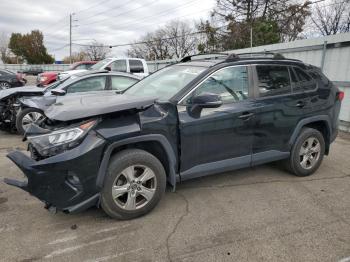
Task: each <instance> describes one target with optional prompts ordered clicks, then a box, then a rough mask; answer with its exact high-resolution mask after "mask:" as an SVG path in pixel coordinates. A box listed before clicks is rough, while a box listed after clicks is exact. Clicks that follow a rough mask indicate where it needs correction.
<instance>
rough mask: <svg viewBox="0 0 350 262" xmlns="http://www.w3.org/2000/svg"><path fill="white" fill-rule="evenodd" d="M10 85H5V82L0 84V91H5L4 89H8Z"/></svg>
mask: <svg viewBox="0 0 350 262" xmlns="http://www.w3.org/2000/svg"><path fill="white" fill-rule="evenodd" d="M10 87H11V86H10V84H9V83H6V82H0V90H5V89H8V88H10Z"/></svg>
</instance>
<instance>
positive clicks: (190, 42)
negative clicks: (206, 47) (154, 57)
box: [164, 20, 198, 58]
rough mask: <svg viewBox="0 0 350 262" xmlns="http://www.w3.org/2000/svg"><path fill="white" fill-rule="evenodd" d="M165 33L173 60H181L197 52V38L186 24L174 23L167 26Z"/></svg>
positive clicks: (181, 22)
mask: <svg viewBox="0 0 350 262" xmlns="http://www.w3.org/2000/svg"><path fill="white" fill-rule="evenodd" d="M164 31H165V35H166V37H167V38H168V40H167V41H168V46H169V53H170V54H171V56H172V57H173V58H181V57H184V56H186V55H189V54H192V53H194V52H195V51H196V45H197V42H198V39H197V36H196V34H195V33H194V30H193V28H192V27H191V26H189V25H188V24H187V23H186V22H184V21H176V20H175V21H172V22H170V23H169V24H167V25H166V26H165V28H164Z"/></svg>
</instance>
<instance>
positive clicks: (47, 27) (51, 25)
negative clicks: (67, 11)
mask: <svg viewBox="0 0 350 262" xmlns="http://www.w3.org/2000/svg"><path fill="white" fill-rule="evenodd" d="M67 17H68V15H66V16H64V17H62V18H61V19H60V20H58V21H56V22H55V23H52V24H50V25H48V26H46V27H45V28H44V29H41V31H43V32H44V31H46V30H47V29H49V28H50V29H51V28H52V27H55V25H56V24H58V23H60V22H61V21H63V20H64V19H66V18H67Z"/></svg>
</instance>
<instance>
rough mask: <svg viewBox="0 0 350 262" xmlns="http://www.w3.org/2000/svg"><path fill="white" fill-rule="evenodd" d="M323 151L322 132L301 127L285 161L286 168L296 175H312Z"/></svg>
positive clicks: (317, 166) (320, 161) (321, 157)
mask: <svg viewBox="0 0 350 262" xmlns="http://www.w3.org/2000/svg"><path fill="white" fill-rule="evenodd" d="M324 152H325V141H324V137H323V135H322V133H321V132H320V131H318V130H316V129H313V128H303V129H302V130H301V132H300V134H299V136H298V138H297V139H296V141H295V143H294V146H293V148H292V151H291V154H290V157H289V159H287V160H286V162H285V163H286V168H287V170H288V171H289V172H291V173H292V174H294V175H296V176H309V175H312V174H313V173H314V172H315V171H316V170H317V169H318V168H319V166H320V165H321V163H322V160H323V156H324Z"/></svg>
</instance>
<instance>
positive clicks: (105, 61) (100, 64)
mask: <svg viewBox="0 0 350 262" xmlns="http://www.w3.org/2000/svg"><path fill="white" fill-rule="evenodd" d="M112 60H113V59H112V58H106V59H103V60H102V61H100V62H98V63H96V64H94V65H93V66H92V67H90V70H101V69H104V68H105V67H106V66H107V65H108V64H109V63H110V62H111V61H112Z"/></svg>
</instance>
